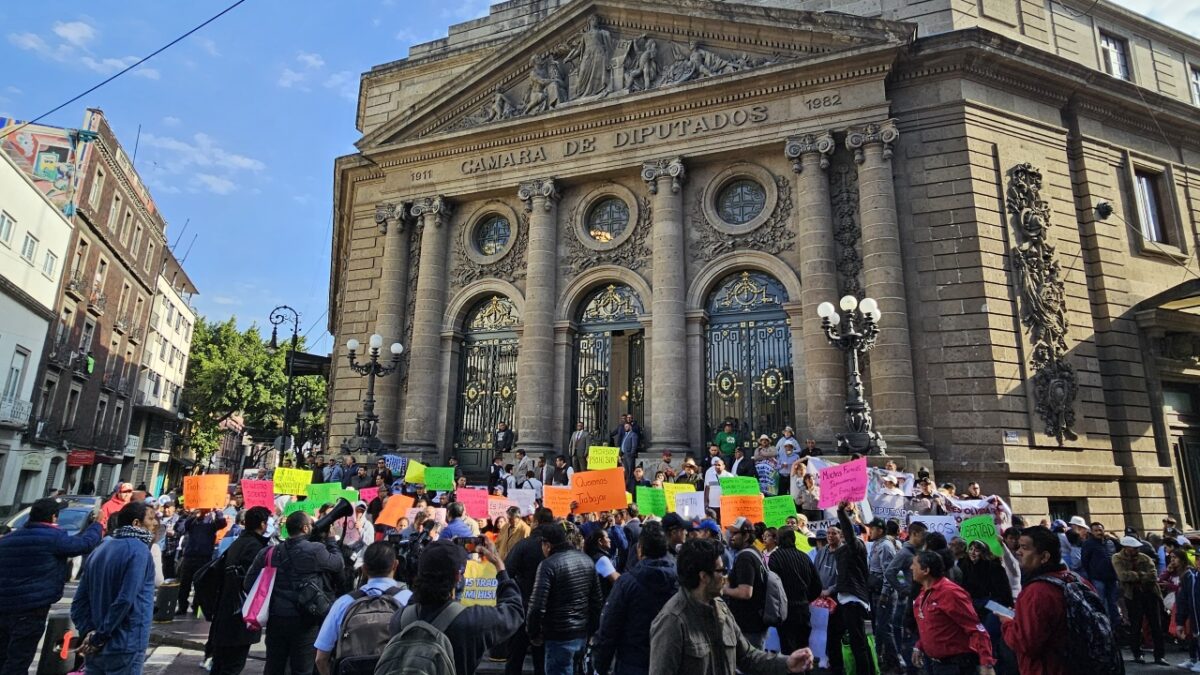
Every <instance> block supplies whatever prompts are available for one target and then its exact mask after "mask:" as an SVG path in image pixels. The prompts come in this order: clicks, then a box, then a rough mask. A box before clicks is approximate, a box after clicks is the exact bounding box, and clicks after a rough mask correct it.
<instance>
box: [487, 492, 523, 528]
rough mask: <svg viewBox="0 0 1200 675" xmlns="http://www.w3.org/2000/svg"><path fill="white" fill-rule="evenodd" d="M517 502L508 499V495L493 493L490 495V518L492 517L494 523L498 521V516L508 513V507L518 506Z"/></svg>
mask: <svg viewBox="0 0 1200 675" xmlns="http://www.w3.org/2000/svg"><path fill="white" fill-rule="evenodd" d="M516 504H517V503H516V502H514V501H512V500H510V499H508V498H507V497H498V496H496V495H491V496H489V497H488V518H490V519H491V520H492V522H493V523H494V522H496V519H497V518H499V517H501V516H503V515H505V514H506V513H508V507H510V506H516Z"/></svg>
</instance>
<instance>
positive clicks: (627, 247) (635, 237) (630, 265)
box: [563, 197, 651, 276]
mask: <svg viewBox="0 0 1200 675" xmlns="http://www.w3.org/2000/svg"><path fill="white" fill-rule="evenodd" d="M584 201H586V200H581V201H578V202H576V203H575V205H574V206H573V207H571V212H570V213H569V214H567V222H568V223H577V222H579V220H578V216H579V213H578V211H579V209H580V208H581V207H583V206H584ZM638 201H639V203H638V208H637V212H638V222H637V223H635V224H634V229H633V233H632V234H630V235H629V238H628V239H626V240H625V241H624V242H623V243H622V244H620V245H619V246H616V247H615V248H612V249H608V250H601V251H597V250H593V249H591V248H589V247H587V246H585V245H584V243H583V242H581V241H580V240H579V237H578V236H577V235H571V236H567V237H566V240H567V254H566V255H565V256H564V257H563V264H564V265H566V267H567V268H568V269H569V270H570V272H571V275H572V276H574V275H577V274H579V273H580V272H582V271H584V270H585V269H587V268H589V267H595V266H597V265H605V264H609V265H617V266H619V267H624V268H625V269H630V270H640V269H641V268H642V267H644V266H645V265H646V262H647V261H649V259H650V247H648V246H647V245H646V238H647V236H648V235H649V232H650V222H651V207H650V198H649V197H642V198H641V199H640V200H638Z"/></svg>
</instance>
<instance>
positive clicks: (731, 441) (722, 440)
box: [713, 431, 738, 456]
mask: <svg viewBox="0 0 1200 675" xmlns="http://www.w3.org/2000/svg"><path fill="white" fill-rule="evenodd" d="M713 444H714V445H716V446H717V447H719V448H721V454H723V455H726V456H728V455H732V454H733V451H734V449H735V448H737V446H738V439H737V434H734V433H733V432H729V431H722V432H720V433H718V434H717V437H716V438H714V439H713Z"/></svg>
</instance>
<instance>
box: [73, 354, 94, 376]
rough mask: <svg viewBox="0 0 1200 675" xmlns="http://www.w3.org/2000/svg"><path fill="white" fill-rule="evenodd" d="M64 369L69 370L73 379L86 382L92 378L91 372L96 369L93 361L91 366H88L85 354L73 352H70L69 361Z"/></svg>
mask: <svg viewBox="0 0 1200 675" xmlns="http://www.w3.org/2000/svg"><path fill="white" fill-rule="evenodd" d="M66 367H67V368H70V369H71V375H72V376H73V377H78V378H79V379H81V380H86V379H88V378H89V377H91V376H92V370H93V369H94V368H95V367H96V363H95V361H94V360H93V361H92V363H91V365H89V364H88V355H87V354H84V353H83V352H78V351H73V352H71V359H70V361H69V362H68V363H67V365H66Z"/></svg>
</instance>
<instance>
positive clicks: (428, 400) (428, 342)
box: [402, 195, 451, 453]
mask: <svg viewBox="0 0 1200 675" xmlns="http://www.w3.org/2000/svg"><path fill="white" fill-rule="evenodd" d="M450 211H451V208H450V203H449V202H448V201H446V198H445V197H443V196H441V195H437V196H434V197H422V198H421V199H418V200H416V201H414V202H413V205H412V207H411V208H410V209H409V213H411V214H412V215H413V217H415V218H419V219H420V221H421V264H420V266H419V268H418V269H417V291H416V293H417V298H416V306H415V307H414V309H413V316H412V322H413V331H412V345H410V346H409V348H410V349H411V350H412V351H411V352H410V356H409V365H408V375H407V376H408V378H409V379H410V380H411V381H412V382H413V383H415V386H413V387H410V388H409V395H408V396H407V397H406V403H407V405H406V406H405V407H406V410H405V411H404V443H403V444H402V445H403V446H404V447H405V449H408V450H415V451H421V452H425V453H428V452H430V451H432V450H435V449H440V448H438V445H439V444H438V423H439V419H438V417H439V413H438V411H439V409H440V408H443V407H444V403H443V400H442V387H441V385H442V337H441V332H442V315H443V314H444V313H445V311H446V278H447V269H446V251H447V248H446V247H447V246H448V245H449V241H450Z"/></svg>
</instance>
